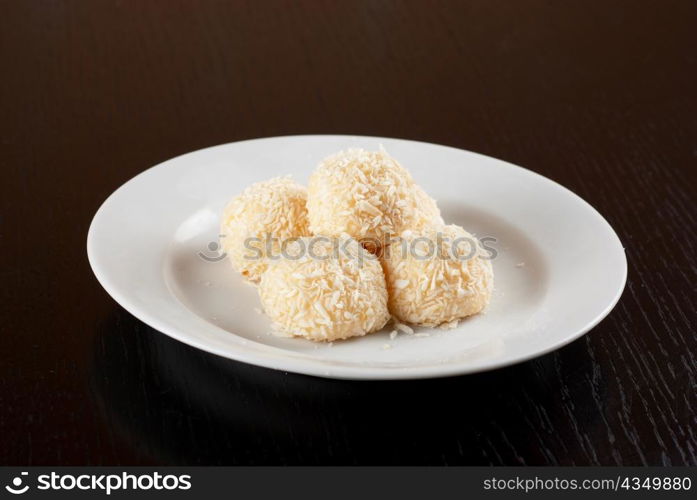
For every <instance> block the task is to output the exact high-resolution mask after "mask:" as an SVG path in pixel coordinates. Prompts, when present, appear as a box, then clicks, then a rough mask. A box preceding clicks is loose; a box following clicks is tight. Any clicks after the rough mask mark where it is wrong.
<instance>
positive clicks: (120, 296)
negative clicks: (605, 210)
mask: <svg viewBox="0 0 697 500" xmlns="http://www.w3.org/2000/svg"><path fill="white" fill-rule="evenodd" d="M312 138H334V139H345V140H350V139H356V138H359V139H367V140H376V141H380V140H387V141H403V142H409V143H417V144H423V145H428V146H437V147H440V148H447V149H451V150H454V151H457V152H465V153H468V154H470V155H474V156H478V157H481V158H484V159H485V160H487V161H490V160H495V161H497V162H499V163H501V164H504V165H506V166H507V167H509V168H510V167H513V168H515V169H520V170H523V171H525V173H526V174H527V175H533V176H534V177H537V178H538V180H542V181H543V182H546V183H550V184H551V185H552V186H554V188H555V189H561V190H563V191H564V193H565V194H566V195H569V196H571V197H572V198H573V199H575V201H576V202H580V203H581V204H582V205H583V206H584V208H585V209H587V210H588V209H590V212H591V213H593V214H594V216H595V217H597V218H598V220H599V221H600V222H602V223H603V224H605V225H606V226H607V229H609V232H610V234H611V235H612V236H613V237H614V239H615V240H616V243H617V244H618V245H619V248H620V249H621V252H620V253H621V256H622V259H621V263H622V270H621V271H622V273H621V279H620V281H621V283H620V284H619V285H618V286H617V290H616V291H615V294H614V296H613V297H612V299H611V300H610V301H609V302H608V303H607V305H606V306H605V307H604V308H603V309H602V310H601V311H600V312H599V313H598V314H596V316H595V317H594V318H593V319H592V320H590V321H588V322H587V323H586V324H585V325H584V327H582V328H579V329H577V330H576V331H573V332H572V333H570V334H567V335H565V336H564V338H562V339H559V340H557V341H555V342H553V343H551V344H549V345H547V346H545V347H544V348H542V349H538V350H536V351H534V352H531V353H525V354H521V355H518V356H512V357H510V358H505V359H501V360H498V361H493V362H492V361H489V362H485V363H479V364H476V363H475V364H472V363H468V362H467V361H462V362H454V363H450V364H444V365H425V366H416V367H389V368H387V367H358V366H347V365H338V366H331V368H330V369H329V370H328V369H327V362H326V361H320V360H313V361H316V363H307V360H298V359H294V358H292V357H285V358H284V357H280V358H279V357H278V356H264V355H263V353H256V354H253V355H251V356H250V355H249V353H246V352H244V351H239V352H229V351H223V350H222V349H217V348H216V347H215V346H211V345H208V344H205V343H202V342H198V341H196V339H194V338H191V337H189V336H188V335H187V334H186V332H185V331H184V330H182V329H179V328H177V327H176V326H174V325H169V324H166V323H165V322H164V321H162V320H161V319H160V318H158V316H157V315H156V314H152V313H149V312H148V311H146V310H144V309H143V308H140V307H137V306H135V305H134V304H133V303H132V302H131V300H130V299H129V298H128V295H127V294H124V293H122V292H121V291H120V290H119V289H118V287H117V286H115V285H114V284H113V283H111V281H110V279H109V277H108V276H107V273H105V272H104V270H103V269H102V268H101V267H100V266H99V265H97V264H96V263H95V259H96V252H97V249H96V248H95V246H96V243H95V236H94V234H95V228H96V227H98V224H99V219H100V217H101V216H103V214H104V212H105V211H106V210H107V209H108V206H109V205H110V203H113V202H114V199H115V198H116V197H117V196H118V195H119V193H120V192H122V191H123V190H126V189H127V188H128V186H129V185H130V184H132V183H134V182H136V181H137V179H139V178H140V177H141V176H144V175H146V174H148V173H150V172H151V171H153V170H155V169H161V168H166V167H167V164H168V163H170V162H174V161H176V160H180V159H182V158H184V157H186V156H189V155H195V154H199V153H202V152H204V151H211V150H214V149H218V148H224V147H227V146H230V145H233V144H241V143H251V142H262V141H269V140H276V139H305V140H307V139H312ZM86 250H87V258H88V262H89V264H90V268H91V269H92V272H93V273H94V275H95V277H96V278H97V281H98V282H99V284H100V285H101V286H102V287H103V288H104V290H105V291H106V292H107V293H108V294H109V295H110V296H111V297H112V299H114V300H115V301H116V302H117V304H119V306H121V307H123V308H124V309H125V310H126V311H128V312H129V313H130V314H131V315H133V316H134V317H135V318H137V319H138V320H140V321H142V322H143V323H145V324H147V325H148V326H150V327H152V328H153V329H155V330H157V331H158V332H160V333H163V334H165V335H167V336H169V337H172V338H173V339H175V340H177V341H179V342H182V343H184V344H187V345H189V346H191V347H195V348H197V349H201V350H203V351H205V352H208V353H211V354H215V355H217V356H220V357H223V358H226V359H230V360H233V361H239V362H243V363H247V364H252V365H255V366H262V367H265V368H270V369H274V370H280V371H285V372H294V373H300V374H304V375H311V376H317V377H323V378H333V379H344V380H405V379H426V378H440V377H450V376H457V375H467V374H472V373H480V372H485V371H490V370H496V369H499V368H504V367H506V366H511V365H514V364H518V363H523V362H525V361H529V360H531V359H535V358H538V357H541V356H544V355H545V354H549V353H550V352H553V351H555V350H557V349H560V348H562V347H564V346H566V345H568V344H570V343H571V342H574V341H575V340H578V339H579V338H581V337H582V336H583V335H585V334H586V333H588V332H589V331H590V330H592V329H593V328H595V327H596V326H597V325H598V324H599V323H600V322H601V321H602V320H603V319H605V318H606V317H607V316H608V315H609V314H610V312H611V311H612V310H613V309H614V308H615V306H616V305H617V303H618V302H619V300H620V298H621V297H622V294H623V293H624V290H625V288H626V283H627V275H628V265H627V264H628V263H627V256H626V248H625V246H624V245H623V244H622V241H621V239H620V237H619V235H618V234H617V232H616V231H615V230H614V228H613V227H612V226H611V225H610V223H609V222H608V221H607V219H605V217H603V215H602V214H601V213H600V212H599V211H598V210H597V209H596V208H595V207H594V206H593V205H591V204H590V203H589V202H587V201H586V200H584V199H583V198H582V197H581V196H579V195H577V194H576V193H574V192H573V191H571V190H570V189H568V188H567V187H565V186H563V185H562V184H560V183H558V182H556V181H555V180H553V179H550V178H549V177H546V176H544V175H542V174H539V173H537V172H535V171H533V170H530V169H528V168H525V167H522V166H519V165H516V164H514V163H510V162H508V161H506V160H502V159H499V158H496V157H493V156H489V155H485V154H482V153H477V152H474V151H469V150H467V149H462V148H457V147H453V146H449V145H445V144H438V143H432V142H426V141H419V140H412V139H404V138H399V137H384V136H370V135H360V134H291V135H282V136H269V137H259V138H252V139H245V140H241V141H232V142H227V143H222V144H217V145H214V146H208V147H205V148H201V149H197V150H194V151H189V152H186V153H183V154H180V155H177V156H174V157H172V158H168V159H166V160H164V161H162V162H160V163H157V164H155V165H153V166H151V167H149V168H147V169H145V170H143V171H142V172H139V173H138V174H136V175H134V176H133V177H131V178H130V179H128V180H127V181H125V182H124V183H123V184H121V185H120V186H119V187H118V188H116V189H115V190H114V191H113V192H112V193H111V194H110V195H109V196H108V197H107V198H106V199H105V200H104V201H103V202H102V203H101V204H100V206H99V208H98V209H97V211H96V212H95V214H94V216H93V217H92V220H91V222H90V226H89V229H88V232H87V240H86ZM163 279H164V278H163ZM182 307H184V306H183V305H182ZM189 312H190V313H191V314H194V313H193V312H192V311H189ZM217 328H219V327H217ZM228 333H232V332H228ZM232 334H233V335H234V333H232ZM330 365H331V364H330Z"/></svg>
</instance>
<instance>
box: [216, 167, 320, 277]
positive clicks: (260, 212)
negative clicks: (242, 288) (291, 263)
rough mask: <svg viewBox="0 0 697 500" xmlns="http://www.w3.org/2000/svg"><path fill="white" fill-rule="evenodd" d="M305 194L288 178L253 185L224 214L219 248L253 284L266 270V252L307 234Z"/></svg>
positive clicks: (302, 188)
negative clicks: (288, 240) (287, 240)
mask: <svg viewBox="0 0 697 500" xmlns="http://www.w3.org/2000/svg"><path fill="white" fill-rule="evenodd" d="M306 202H307V190H306V189H305V187H304V186H301V185H300V184H298V183H296V182H294V181H293V180H291V179H289V178H287V177H276V178H274V179H270V180H268V181H264V182H258V183H256V184H252V185H251V186H249V187H248V188H246V189H245V190H244V191H243V192H242V194H240V195H238V196H236V197H234V198H233V199H232V200H231V201H230V202H229V203H228V205H227V206H226V207H225V209H224V211H223V217H222V221H221V224H220V245H221V248H222V250H223V251H224V252H225V253H226V254H227V256H228V258H229V259H230V262H231V263H232V266H233V268H235V269H236V270H237V271H238V272H240V273H241V274H242V275H243V276H244V277H245V278H247V279H249V280H250V281H253V282H256V281H258V280H259V278H260V277H261V274H262V273H263V272H264V271H265V270H266V265H267V259H266V257H267V254H268V253H269V251H271V252H272V253H276V254H277V253H278V251H279V249H280V245H281V242H282V241H284V240H286V239H288V238H294V237H299V236H307V235H309V234H310V230H309V219H308V217H307V207H306Z"/></svg>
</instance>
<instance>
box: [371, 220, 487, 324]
mask: <svg viewBox="0 0 697 500" xmlns="http://www.w3.org/2000/svg"><path fill="white" fill-rule="evenodd" d="M439 235H440V236H439ZM484 257H488V254H487V252H486V251H484V250H483V248H482V247H481V244H480V243H479V242H478V241H477V240H476V239H475V238H474V236H472V235H471V234H469V233H468V232H467V231H465V230H464V229H462V228H461V227H459V226H456V225H448V226H431V227H430V228H425V229H423V230H420V231H406V232H405V233H403V234H402V235H401V237H400V238H399V239H398V240H396V241H393V243H392V244H391V245H390V247H389V248H387V249H386V251H385V252H384V253H383V256H382V263H383V268H384V271H385V279H386V282H387V290H388V292H389V309H390V312H391V313H392V314H393V315H394V316H395V317H396V318H397V319H399V320H400V321H404V322H408V323H414V324H417V325H423V326H438V325H442V324H444V323H451V322H454V321H457V320H459V319H462V318H465V317H467V316H471V315H472V314H476V313H478V312H480V311H482V310H483V309H484V308H485V307H486V305H487V304H488V303H489V299H490V298H491V292H492V290H493V287H494V275H493V270H492V267H491V261H490V260H488V259H486V258H484Z"/></svg>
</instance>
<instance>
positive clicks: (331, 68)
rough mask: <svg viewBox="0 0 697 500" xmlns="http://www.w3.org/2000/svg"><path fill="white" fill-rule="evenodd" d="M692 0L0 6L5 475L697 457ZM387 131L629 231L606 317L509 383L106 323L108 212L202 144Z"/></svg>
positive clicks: (696, 71)
mask: <svg viewBox="0 0 697 500" xmlns="http://www.w3.org/2000/svg"><path fill="white" fill-rule="evenodd" d="M696 24H697V3H695V2H694V1H692V0H685V1H667V2H658V1H652V0H627V1H615V2H604V1H600V0H594V1H564V2H553V1H543V0H516V1H512V0H510V1H504V0H496V1H492V0H481V1H452V2H430V1H428V2H427V1H405V2H391V1H372V2H371V1H365V2H355V1H351V2H339V1H316V0H313V1H310V0H306V1H300V2H290V1H288V2H285V1H284V2H280V1H266V0H265V1H260V2H252V1H249V2H241V1H231V2H221V1H204V2H200V1H193V0H191V1H164V0H163V1H156V0H152V1H147V2H145V1H135V0H132V1H82V2H68V1H51V2H44V1H20V0H15V1H3V2H2V3H0V61H1V62H2V72H1V74H0V167H1V171H0V175H1V176H0V190H1V192H0V205H1V207H2V211H1V215H0V217H1V218H0V224H1V226H0V245H1V246H0V257H1V262H2V271H1V276H2V282H1V284H0V329H1V334H0V464H434V465H437V464H530V465H532V464H538V465H539V464H578V465H582V464H583V465H585V464H610V465H612V464H626V465H641V464H664V465H670V464H672V465H676V464H692V465H695V464H697V413H696V409H697V400H696V398H695V392H696V381H695V377H696V376H697V369H696V362H695V357H696V355H697V349H696V345H697V338H696V333H695V332H696V326H697V320H696V317H695V295H696V294H695V283H696V279H697V276H696V274H697V273H696V272H695V271H696V266H695V262H694V259H695V250H696V248H697V240H696V238H695V232H696V231H697V225H696V220H697V210H696V209H695V196H696V193H697V189H696V188H697V185H696V184H697V183H695V180H696V177H697V176H696V175H695V174H696V173H697V68H696V66H697V56H696V55H695V54H696V51H695V49H696V48H697V34H696V33H697V32H696V30H695V26H696ZM299 133H351V134H368V135H381V136H394V137H404V138H410V139H418V140H423V141H431V142H438V143H444V144H448V145H452V146H456V147H461V148H466V149H470V150H473V151H478V152H481V153H484V154H488V155H492V156H495V157H499V158H503V159H505V160H509V161H511V162H514V163H517V164H520V165H523V166H526V167H527V168H530V169H532V170H535V171H537V172H539V173H541V174H543V175H546V176H548V177H550V178H552V179H554V180H556V181H559V182H561V183H562V184H564V185H565V186H567V187H569V188H570V189H572V190H573V191H575V192H576V193H578V194H579V195H581V196H582V197H584V198H585V199H586V200H588V201H589V202H590V203H591V204H592V205H593V206H595V207H596V208H597V209H598V210H599V211H600V212H601V213H602V214H603V215H604V216H605V217H606V218H607V219H608V220H609V222H610V223H611V224H612V225H613V227H614V228H615V229H616V231H617V232H618V234H619V235H620V238H621V239H622V241H623V242H624V244H625V246H626V250H627V257H628V259H629V280H628V283H627V288H626V290H625V292H624V296H623V297H622V299H621V301H620V303H619V304H618V306H617V308H616V309H615V310H614V311H613V312H612V314H611V315H610V316H609V317H608V318H607V319H605V320H604V321H603V322H602V323H601V324H600V325H599V326H598V327H596V328H595V329H594V330H592V331H591V332H590V333H589V334H588V335H586V336H585V337H583V338H582V339H580V340H578V341H576V342H574V343H573V344H571V345H569V346H567V347H565V348H563V349H561V350H559V351H558V352H555V353H552V354H549V355H546V356H544V357H541V358H538V359H535V360H533V361H530V362H527V363H523V364H520V365H517V366H513V367H510V368H506V369H502V370H498V371H494V372H490V373H483V374H479V375H473V376H465V377H458V378H451V379H443V380H428V381H415V382H392V383H366V382H362V383H357V382H342V381H332V380H322V379H315V378H312V377H304V376H298V375H293V374H286V373H280V372H274V371H270V370H266V369H262V368H256V367H252V366H247V365H243V364H240V363H235V362H231V361H227V360H224V359H221V358H218V357H216V356H212V355H208V354H205V353H203V352H200V351H197V350H196V349H193V348H190V347H187V346H185V345H183V344H180V343H178V342H176V341H174V340H171V339H169V338H168V337H166V336H165V335H162V334H160V333H158V332H156V331H154V330H152V329H151V328H149V327H148V326H146V325H144V324H143V323H141V322H140V321H138V320H136V319H135V318H133V317H132V316H131V315H129V314H128V313H126V312H125V311H124V310H123V309H122V308H121V307H119V306H118V305H117V304H116V303H115V302H114V301H113V300H112V299H111V298H110V297H109V296H108V295H107V294H106V293H105V292H104V291H103V290H102V289H101V287H100V286H99V284H98V283H97V281H96V280H95V278H94V277H93V276H92V273H91V271H90V268H89V266H88V263H87V259H86V253H85V238H86V234H87V228H88V226H89V223H90V220H91V218H92V216H93V214H94V212H95V211H96V210H97V208H98V206H99V205H100V203H101V202H102V201H103V200H104V199H105V198H106V197H107V196H108V195H109V194H110V193H111V192H112V191H113V190H114V189H116V188H117V187H118V186H119V185H121V184H122V183H123V182H124V181H126V180H128V179H129V178H130V177H132V176H134V175H135V174H137V173H138V172H140V171H142V170H144V169H146V168H148V167H149V166H151V165H154V164H156V163H159V162H161V161H163V160H165V159H167V158H169V157H172V156H175V155H178V154H181V153H184V152H187V151H191V150H195V149H198V148H202V147H205V146H210V145H214V144H218V143H224V142H229V141H237V140H241V139H248V138H253V137H261V136H273V135H285V134H299Z"/></svg>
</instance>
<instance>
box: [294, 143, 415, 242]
mask: <svg viewBox="0 0 697 500" xmlns="http://www.w3.org/2000/svg"><path fill="white" fill-rule="evenodd" d="M414 185H415V184H414V181H413V179H412V177H411V175H410V174H409V172H407V170H405V169H404V167H402V166H401V165H400V164H399V163H398V162H397V161H396V160H395V159H394V158H392V157H391V156H390V155H388V154H387V153H386V152H385V151H374V152H373V151H365V150H363V149H349V150H346V151H341V152H339V153H337V154H334V155H332V156H329V157H327V158H325V159H324V160H323V161H322V162H321V163H320V164H319V166H318V167H317V169H316V170H315V171H314V173H313V174H312V176H311V177H310V182H309V184H308V199H307V209H308V215H309V218H310V230H311V231H312V233H313V234H324V235H329V236H338V235H340V234H348V235H350V236H351V237H353V238H355V239H357V240H358V241H364V240H372V241H375V242H377V244H378V246H380V245H381V244H382V242H384V241H387V240H389V238H390V237H391V236H392V235H394V234H398V233H400V232H401V231H402V230H404V229H405V228H407V227H410V226H411V225H412V223H413V222H414V219H415V200H414V194H413V187H414Z"/></svg>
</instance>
